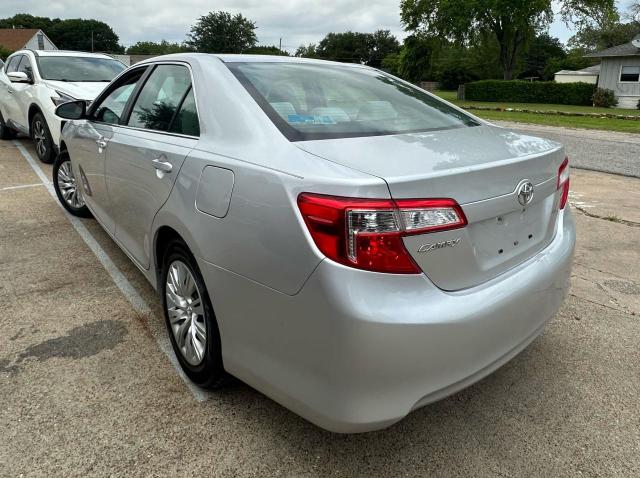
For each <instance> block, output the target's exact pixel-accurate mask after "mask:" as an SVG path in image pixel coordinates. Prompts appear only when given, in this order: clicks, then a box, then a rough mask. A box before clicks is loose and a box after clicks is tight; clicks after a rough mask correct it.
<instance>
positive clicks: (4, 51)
mask: <svg viewBox="0 0 640 478" xmlns="http://www.w3.org/2000/svg"><path fill="white" fill-rule="evenodd" d="M12 53H13V52H12V51H11V50H9V49H8V48H5V47H4V46H2V45H0V60H2V61H5V60H6V59H7V57H8V56H9V55H11V54H12Z"/></svg>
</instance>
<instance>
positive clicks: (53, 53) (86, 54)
mask: <svg viewBox="0 0 640 478" xmlns="http://www.w3.org/2000/svg"><path fill="white" fill-rule="evenodd" d="M31 52H32V53H33V54H34V55H36V56H75V57H84V58H86V57H94V58H113V57H112V56H111V55H107V54H106V53H90V52H87V51H68V50H31Z"/></svg>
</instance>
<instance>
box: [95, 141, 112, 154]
mask: <svg viewBox="0 0 640 478" xmlns="http://www.w3.org/2000/svg"><path fill="white" fill-rule="evenodd" d="M96 144H97V145H98V153H102V151H103V150H104V148H106V147H107V145H108V144H109V143H108V142H107V140H106V139H104V138H98V139H96Z"/></svg>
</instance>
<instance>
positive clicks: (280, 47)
mask: <svg viewBox="0 0 640 478" xmlns="http://www.w3.org/2000/svg"><path fill="white" fill-rule="evenodd" d="M278 50H280V51H282V38H280V46H279V47H278Z"/></svg>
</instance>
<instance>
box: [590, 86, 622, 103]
mask: <svg viewBox="0 0 640 478" xmlns="http://www.w3.org/2000/svg"><path fill="white" fill-rule="evenodd" d="M617 104H618V100H617V99H616V95H615V94H614V93H613V91H612V90H607V89H606V88H598V89H596V91H595V92H594V93H593V106H599V107H601V108H611V107H612V106H615V105H617Z"/></svg>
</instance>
